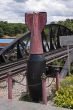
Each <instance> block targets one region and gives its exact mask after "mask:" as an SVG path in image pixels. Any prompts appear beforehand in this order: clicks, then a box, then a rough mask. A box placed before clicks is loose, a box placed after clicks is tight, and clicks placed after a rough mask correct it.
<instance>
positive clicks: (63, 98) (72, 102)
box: [54, 75, 73, 109]
mask: <svg viewBox="0 0 73 110" xmlns="http://www.w3.org/2000/svg"><path fill="white" fill-rule="evenodd" d="M54 102H55V104H56V105H57V106H59V107H65V108H72V109H73V75H72V76H69V77H67V78H66V79H64V80H63V81H62V82H61V87H60V89H59V90H58V91H57V92H56V96H55V98H54Z"/></svg>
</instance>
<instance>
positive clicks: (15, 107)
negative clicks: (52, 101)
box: [0, 99, 71, 110]
mask: <svg viewBox="0 0 73 110" xmlns="http://www.w3.org/2000/svg"><path fill="white" fill-rule="evenodd" d="M0 110H71V109H65V108H59V107H51V106H49V105H42V104H37V103H30V102H23V101H12V100H5V99H0Z"/></svg>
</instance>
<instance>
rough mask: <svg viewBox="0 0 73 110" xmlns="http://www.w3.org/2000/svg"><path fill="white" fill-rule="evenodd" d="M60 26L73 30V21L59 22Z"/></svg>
mask: <svg viewBox="0 0 73 110" xmlns="http://www.w3.org/2000/svg"><path fill="white" fill-rule="evenodd" d="M58 24H61V25H63V26H66V27H67V28H69V29H71V30H73V19H66V20H65V21H58Z"/></svg>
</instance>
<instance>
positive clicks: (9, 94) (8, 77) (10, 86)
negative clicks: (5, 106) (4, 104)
mask: <svg viewBox="0 0 73 110" xmlns="http://www.w3.org/2000/svg"><path fill="white" fill-rule="evenodd" d="M7 79H8V80H7V81H8V99H12V77H11V72H9V73H8V74H7Z"/></svg>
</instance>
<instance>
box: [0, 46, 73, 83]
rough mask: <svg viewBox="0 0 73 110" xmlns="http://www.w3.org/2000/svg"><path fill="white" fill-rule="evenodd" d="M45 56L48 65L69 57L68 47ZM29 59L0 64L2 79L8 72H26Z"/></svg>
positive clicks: (15, 73) (0, 77)
mask: <svg viewBox="0 0 73 110" xmlns="http://www.w3.org/2000/svg"><path fill="white" fill-rule="evenodd" d="M72 49H73V47H70V50H69V51H71V50H72ZM44 56H45V60H46V64H47V65H48V64H49V63H51V62H53V61H55V60H57V59H61V58H64V57H67V49H66V48H62V49H58V50H54V51H52V52H49V53H46V54H44ZM27 59H28V57H27V58H23V59H20V60H17V61H14V62H11V63H7V64H2V65H0V81H3V80H5V79H6V78H7V73H8V72H11V75H12V76H14V75H18V74H19V73H21V72H23V71H25V72H26V70H27Z"/></svg>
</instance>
